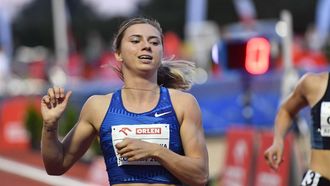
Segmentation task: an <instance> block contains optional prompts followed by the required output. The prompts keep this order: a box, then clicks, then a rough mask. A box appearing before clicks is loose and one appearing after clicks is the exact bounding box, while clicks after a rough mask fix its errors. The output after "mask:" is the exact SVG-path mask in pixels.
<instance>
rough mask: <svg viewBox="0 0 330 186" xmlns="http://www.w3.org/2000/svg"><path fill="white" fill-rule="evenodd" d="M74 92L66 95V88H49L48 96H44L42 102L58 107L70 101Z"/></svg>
mask: <svg viewBox="0 0 330 186" xmlns="http://www.w3.org/2000/svg"><path fill="white" fill-rule="evenodd" d="M71 94H72V91H68V92H67V93H66V94H65V91H64V88H61V87H53V88H49V89H48V91H47V95H45V96H43V98H42V101H43V102H44V103H45V104H46V105H47V106H49V105H50V106H56V105H57V104H60V103H62V102H63V101H66V102H67V101H68V99H69V97H70V96H71Z"/></svg>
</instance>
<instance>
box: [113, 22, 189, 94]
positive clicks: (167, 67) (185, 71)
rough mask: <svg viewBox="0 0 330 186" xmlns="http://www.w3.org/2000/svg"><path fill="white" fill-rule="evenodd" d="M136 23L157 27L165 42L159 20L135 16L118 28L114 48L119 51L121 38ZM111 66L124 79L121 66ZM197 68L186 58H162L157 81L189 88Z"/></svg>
mask: <svg viewBox="0 0 330 186" xmlns="http://www.w3.org/2000/svg"><path fill="white" fill-rule="evenodd" d="M135 24H149V25H151V26H153V27H155V28H156V29H157V30H158V31H159V33H160V35H161V42H162V44H163V32H162V28H161V26H160V24H159V23H158V21H156V20H154V19H150V18H144V17H135V18H131V19H128V20H126V21H124V22H123V23H122V24H121V25H120V26H119V29H118V32H117V34H116V35H115V37H114V40H113V50H114V51H115V52H118V51H119V50H120V47H121V40H122V39H123V36H124V33H125V31H126V30H127V28H129V27H130V26H132V25H135ZM110 67H111V68H112V69H113V70H114V71H115V72H117V74H118V76H119V77H120V79H121V80H123V73H122V70H121V67H120V66H117V67H114V66H111V65H110ZM194 69H195V64H194V63H193V62H190V61H186V60H173V58H170V59H168V60H162V62H161V65H160V67H159V68H158V73H157V83H158V85H161V86H164V87H166V88H174V89H180V90H189V89H190V88H191V86H192V83H193V81H192V76H193V72H194Z"/></svg>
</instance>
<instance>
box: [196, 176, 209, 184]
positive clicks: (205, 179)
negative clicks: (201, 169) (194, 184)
mask: <svg viewBox="0 0 330 186" xmlns="http://www.w3.org/2000/svg"><path fill="white" fill-rule="evenodd" d="M208 181H209V175H208V174H204V175H202V176H201V177H200V179H199V184H198V185H200V186H205V185H207V182H208Z"/></svg>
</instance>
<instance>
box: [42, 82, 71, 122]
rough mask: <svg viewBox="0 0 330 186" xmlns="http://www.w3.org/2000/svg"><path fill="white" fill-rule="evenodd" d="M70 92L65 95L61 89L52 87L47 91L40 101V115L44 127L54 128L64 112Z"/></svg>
mask: <svg viewBox="0 0 330 186" xmlns="http://www.w3.org/2000/svg"><path fill="white" fill-rule="evenodd" d="M71 94H72V91H69V92H67V93H66V94H65V92H64V89H63V88H59V87H53V88H49V89H48V93H47V95H45V96H43V97H42V100H41V115H42V118H43V121H44V125H45V126H46V125H47V127H49V128H56V127H57V126H55V125H57V124H56V123H57V121H58V120H59V119H60V117H61V115H62V113H63V112H64V110H65V108H66V106H67V104H68V100H69V97H70V95H71Z"/></svg>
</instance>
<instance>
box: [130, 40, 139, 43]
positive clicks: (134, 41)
mask: <svg viewBox="0 0 330 186" xmlns="http://www.w3.org/2000/svg"><path fill="white" fill-rule="evenodd" d="M131 43H139V40H131Z"/></svg>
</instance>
